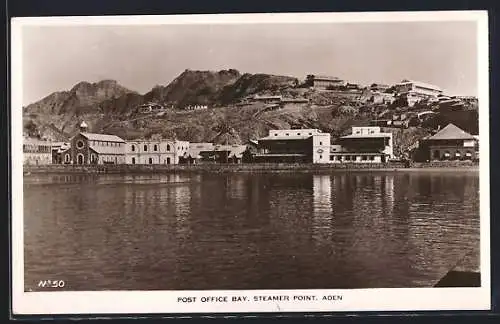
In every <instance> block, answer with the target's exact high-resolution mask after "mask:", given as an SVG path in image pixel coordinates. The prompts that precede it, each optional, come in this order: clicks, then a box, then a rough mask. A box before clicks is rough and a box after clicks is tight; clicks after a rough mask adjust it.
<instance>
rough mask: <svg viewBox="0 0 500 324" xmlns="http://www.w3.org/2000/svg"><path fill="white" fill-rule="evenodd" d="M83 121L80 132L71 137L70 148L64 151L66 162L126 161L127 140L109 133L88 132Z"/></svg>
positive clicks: (107, 162) (100, 162)
mask: <svg viewBox="0 0 500 324" xmlns="http://www.w3.org/2000/svg"><path fill="white" fill-rule="evenodd" d="M87 128H88V127H87V124H86V123H85V122H82V123H81V125H80V132H79V133H78V134H77V135H75V136H74V137H73V138H72V139H71V143H70V149H69V150H68V151H67V152H66V153H64V159H63V163H66V164H123V163H125V141H124V140H123V139H122V138H120V137H118V136H116V135H108V134H96V133H88V132H87Z"/></svg>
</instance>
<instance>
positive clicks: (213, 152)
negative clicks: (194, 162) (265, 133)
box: [199, 144, 247, 163]
mask: <svg viewBox="0 0 500 324" xmlns="http://www.w3.org/2000/svg"><path fill="white" fill-rule="evenodd" d="M246 150H247V146H246V145H238V144H235V145H213V146H212V147H207V149H202V150H200V151H199V156H200V161H201V162H214V163H242V162H243V153H244V152H245V151H246Z"/></svg>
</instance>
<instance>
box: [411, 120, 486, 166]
mask: <svg viewBox="0 0 500 324" xmlns="http://www.w3.org/2000/svg"><path fill="white" fill-rule="evenodd" d="M419 149H420V150H421V151H423V152H424V153H425V157H424V158H425V159H427V160H430V161H449V160H478V159H479V141H478V137H476V136H473V135H471V134H469V133H467V132H465V131H464V130H462V129H460V128H458V127H457V126H455V125H453V124H448V125H447V126H446V127H444V128H443V129H441V130H440V131H439V132H437V133H436V134H434V135H433V136H430V137H428V138H425V139H423V140H422V141H420V142H419Z"/></svg>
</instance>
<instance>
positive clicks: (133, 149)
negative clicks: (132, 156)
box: [130, 144, 135, 152]
mask: <svg viewBox="0 0 500 324" xmlns="http://www.w3.org/2000/svg"><path fill="white" fill-rule="evenodd" d="M130 149H131V150H132V152H135V145H133V144H132V146H131V147H130Z"/></svg>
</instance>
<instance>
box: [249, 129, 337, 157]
mask: <svg viewBox="0 0 500 324" xmlns="http://www.w3.org/2000/svg"><path fill="white" fill-rule="evenodd" d="M329 151H330V134H329V133H322V132H320V131H319V130H317V129H281V130H270V131H269V135H268V136H266V137H264V138H260V139H259V140H258V145H257V153H256V154H254V161H255V162H292V163H299V162H300V163H328V162H329Z"/></svg>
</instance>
